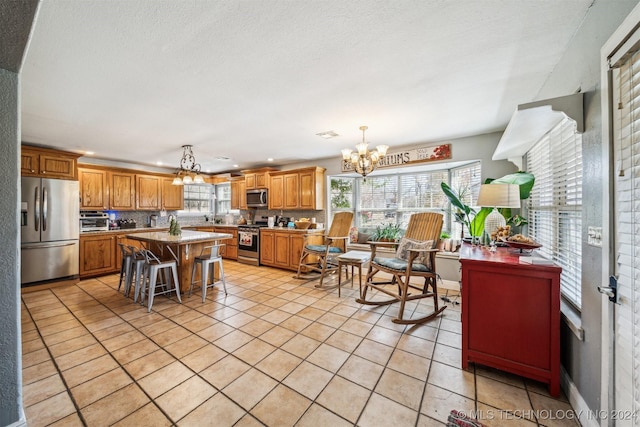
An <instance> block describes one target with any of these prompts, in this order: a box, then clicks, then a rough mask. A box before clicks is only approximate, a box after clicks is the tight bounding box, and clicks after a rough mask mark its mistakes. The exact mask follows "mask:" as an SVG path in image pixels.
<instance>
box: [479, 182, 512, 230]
mask: <svg viewBox="0 0 640 427" xmlns="http://www.w3.org/2000/svg"><path fill="white" fill-rule="evenodd" d="M478 206H481V207H485V208H493V210H492V211H491V213H490V214H489V215H487V218H485V220H484V230H485V231H486V232H487V234H489V235H491V233H492V232H493V231H495V230H496V229H497V228H498V227H504V226H505V225H507V221H506V220H505V219H504V217H503V216H502V214H501V213H500V212H498V209H497V208H519V207H520V186H519V185H517V184H483V185H481V186H480V194H478Z"/></svg>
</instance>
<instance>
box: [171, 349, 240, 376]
mask: <svg viewBox="0 0 640 427" xmlns="http://www.w3.org/2000/svg"><path fill="white" fill-rule="evenodd" d="M227 354H229V353H227V352H226V351H224V350H222V349H221V348H219V347H217V346H215V345H213V344H207V345H205V346H204V347H202V348H199V349H198V350H196V351H194V352H193V353H190V354H188V355H186V356H184V357H183V358H181V359H180V361H181V362H182V363H184V364H185V365H186V366H188V367H189V368H191V369H192V370H193V371H194V372H200V371H202V370H203V369H206V368H208V367H209V366H211V365H212V364H214V363H215V362H217V361H218V360H220V359H222V358H223V357H225V356H227Z"/></svg>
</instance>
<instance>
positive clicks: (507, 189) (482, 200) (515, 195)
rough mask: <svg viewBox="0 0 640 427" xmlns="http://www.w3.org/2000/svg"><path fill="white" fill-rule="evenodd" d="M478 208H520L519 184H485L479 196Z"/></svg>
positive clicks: (481, 187)
mask: <svg viewBox="0 0 640 427" xmlns="http://www.w3.org/2000/svg"><path fill="white" fill-rule="evenodd" d="M478 206H482V207H489V208H519V207H520V186H519V185H517V184H483V185H481V186H480V194H478Z"/></svg>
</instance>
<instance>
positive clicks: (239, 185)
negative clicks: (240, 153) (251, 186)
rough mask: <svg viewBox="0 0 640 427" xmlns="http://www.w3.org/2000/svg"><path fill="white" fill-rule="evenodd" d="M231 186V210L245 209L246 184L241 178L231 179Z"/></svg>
mask: <svg viewBox="0 0 640 427" xmlns="http://www.w3.org/2000/svg"><path fill="white" fill-rule="evenodd" d="M230 184H231V209H247V184H246V181H245V178H244V176H243V177H233V178H231V180H230Z"/></svg>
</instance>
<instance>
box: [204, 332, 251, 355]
mask: <svg viewBox="0 0 640 427" xmlns="http://www.w3.org/2000/svg"><path fill="white" fill-rule="evenodd" d="M253 339H254V338H253V336H251V335H249V334H246V333H244V332H242V331H239V330H234V331H232V332H229V333H228V334H227V335H225V336H223V337H222V338H219V339H217V340H216V341H215V342H214V343H215V345H217V346H218V347H220V348H221V349H223V350H225V351H227V352H229V353H233V352H234V351H236V350H237V349H239V348H240V347H242V346H243V345H245V344H247V343H248V342H250V341H252V340H253Z"/></svg>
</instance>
